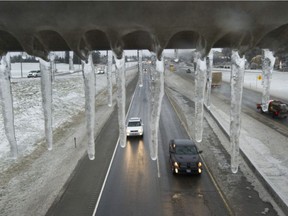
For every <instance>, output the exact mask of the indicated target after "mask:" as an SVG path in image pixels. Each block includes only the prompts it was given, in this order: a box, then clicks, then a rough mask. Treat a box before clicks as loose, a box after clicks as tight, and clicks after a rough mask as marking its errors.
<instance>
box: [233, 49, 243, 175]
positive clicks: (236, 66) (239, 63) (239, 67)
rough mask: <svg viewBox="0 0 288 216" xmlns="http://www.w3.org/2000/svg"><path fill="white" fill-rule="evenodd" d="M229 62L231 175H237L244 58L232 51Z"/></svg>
mask: <svg viewBox="0 0 288 216" xmlns="http://www.w3.org/2000/svg"><path fill="white" fill-rule="evenodd" d="M231 61H232V62H231V63H232V68H231V111H230V143H231V171H232V172H233V173H237V172H238V166H239V137H240V130H241V104H242V93H243V83H244V71H245V57H242V58H241V57H240V56H239V54H238V52H237V51H235V50H233V51H232V56H231Z"/></svg>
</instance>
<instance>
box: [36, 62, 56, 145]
mask: <svg viewBox="0 0 288 216" xmlns="http://www.w3.org/2000/svg"><path fill="white" fill-rule="evenodd" d="M39 62H40V70H41V93H42V107H43V113H44V121H45V136H46V142H47V146H48V150H52V143H53V135H52V82H51V69H52V68H51V63H50V62H47V61H44V60H43V59H41V58H40V59H39Z"/></svg>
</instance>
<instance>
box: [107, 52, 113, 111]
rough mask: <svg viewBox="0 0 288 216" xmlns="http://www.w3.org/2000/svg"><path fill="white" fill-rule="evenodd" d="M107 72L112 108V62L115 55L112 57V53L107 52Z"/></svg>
mask: <svg viewBox="0 0 288 216" xmlns="http://www.w3.org/2000/svg"><path fill="white" fill-rule="evenodd" d="M107 59H108V60H107V61H108V63H107V72H106V76H107V91H108V106H109V107H112V103H113V101H112V96H113V93H112V90H113V85H112V62H113V55H112V51H107Z"/></svg>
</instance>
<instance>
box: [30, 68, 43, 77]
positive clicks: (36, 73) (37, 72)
mask: <svg viewBox="0 0 288 216" xmlns="http://www.w3.org/2000/svg"><path fill="white" fill-rule="evenodd" d="M27 77H28V78H35V77H41V71H40V70H34V71H30V72H29V73H28V75H27Z"/></svg>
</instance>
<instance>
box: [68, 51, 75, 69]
mask: <svg viewBox="0 0 288 216" xmlns="http://www.w3.org/2000/svg"><path fill="white" fill-rule="evenodd" d="M73 55H74V52H73V51H69V71H70V72H73V71H74V64H73Z"/></svg>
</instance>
